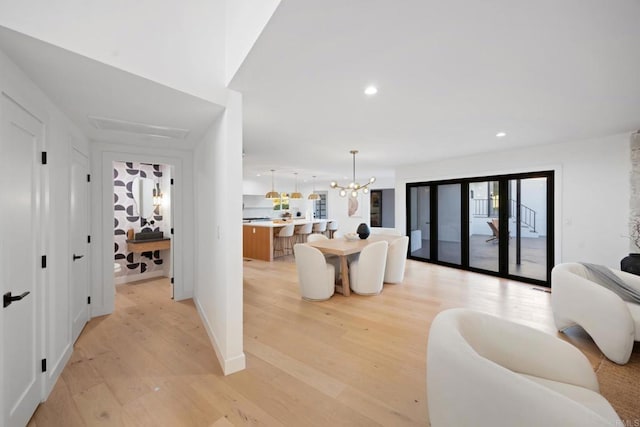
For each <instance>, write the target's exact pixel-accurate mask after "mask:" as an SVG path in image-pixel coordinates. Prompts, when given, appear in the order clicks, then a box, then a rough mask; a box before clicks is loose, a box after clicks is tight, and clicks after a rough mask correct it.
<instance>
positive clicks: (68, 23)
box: [0, 0, 225, 103]
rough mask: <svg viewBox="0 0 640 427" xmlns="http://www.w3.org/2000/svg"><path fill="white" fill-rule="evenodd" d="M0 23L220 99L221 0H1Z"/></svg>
mask: <svg viewBox="0 0 640 427" xmlns="http://www.w3.org/2000/svg"><path fill="white" fill-rule="evenodd" d="M0 25H3V26H5V27H7V28H11V29H13V30H15V31H19V32H21V33H24V34H27V35H30V36H32V37H35V38H37V39H40V40H44V41H46V42H48V43H51V44H53V45H56V46H60V47H63V48H65V49H68V50H70V51H72V52H75V53H79V54H80V55H84V56H86V57H88V58H91V59H95V60H97V61H100V62H103V63H105V64H109V65H112V66H114V67H117V68H120V69H122V70H125V71H128V72H130V73H133V74H137V75H139V76H142V77H145V78H148V79H150V80H153V81H156V82H158V83H161V84H164V85H166V86H169V87H172V88H174V89H178V90H181V91H183V92H187V93H190V94H192V95H196V96H199V97H201V98H204V99H207V100H210V101H213V102H216V103H221V102H222V101H221V97H222V96H223V95H224V88H225V0H190V1H186V2H180V1H160V2H159V1H155V0H138V1H134V2H132V1H128V0H111V1H84V0H56V1H55V2H51V1H48V0H24V1H19V2H15V1H12V2H8V1H5V2H2V3H0Z"/></svg>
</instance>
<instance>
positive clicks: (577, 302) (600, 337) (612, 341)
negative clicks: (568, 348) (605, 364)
mask: <svg viewBox="0 0 640 427" xmlns="http://www.w3.org/2000/svg"><path fill="white" fill-rule="evenodd" d="M611 271H613V273H615V274H616V276H618V277H619V278H620V279H622V280H623V281H624V282H625V283H626V284H628V285H630V286H632V287H635V288H637V289H639V290H640V277H638V276H636V275H634V274H630V273H626V272H624V271H620V270H615V269H611ZM589 277H590V276H589V273H588V271H587V269H586V268H585V267H584V266H583V265H582V264H578V263H565V264H558V265H556V266H555V267H553V270H551V308H552V309H553V318H554V320H555V323H556V327H557V328H558V330H559V331H562V330H564V329H566V328H568V327H570V326H573V325H576V324H578V325H580V326H581V327H582V328H583V329H584V330H585V331H587V333H588V334H589V335H590V336H591V338H593V341H594V342H595V343H596V345H597V346H598V348H599V349H600V350H601V351H602V353H604V355H605V356H607V358H609V359H610V360H612V361H613V362H616V363H619V364H624V363H627V362H628V361H629V357H630V356H631V351H632V350H633V342H634V340H635V341H640V305H638V304H634V303H631V302H625V301H623V300H622V298H620V297H619V296H618V295H616V294H615V293H614V292H612V291H610V290H609V289H607V288H605V287H603V286H601V285H599V284H597V283H594V282H593V281H592V280H590V278H589Z"/></svg>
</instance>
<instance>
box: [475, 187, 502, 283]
mask: <svg viewBox="0 0 640 427" xmlns="http://www.w3.org/2000/svg"><path fill="white" fill-rule="evenodd" d="M499 209H500V188H499V183H498V181H479V182H470V183H469V267H472V268H478V269H482V270H487V271H493V272H498V271H500V270H499V257H498V249H499V247H500V245H499V242H500V240H499V231H498V230H499V228H500V219H499V217H498V213H499Z"/></svg>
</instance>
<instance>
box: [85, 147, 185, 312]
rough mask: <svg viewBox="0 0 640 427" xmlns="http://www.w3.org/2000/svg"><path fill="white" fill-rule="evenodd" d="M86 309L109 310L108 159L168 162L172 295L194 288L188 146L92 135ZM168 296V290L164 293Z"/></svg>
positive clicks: (110, 167)
mask: <svg viewBox="0 0 640 427" xmlns="http://www.w3.org/2000/svg"><path fill="white" fill-rule="evenodd" d="M91 148H92V150H91V173H92V176H93V177H94V182H92V187H91V190H92V191H91V207H92V213H91V218H92V221H91V235H92V240H91V249H92V255H93V257H92V268H91V315H92V317H95V316H100V315H104V314H109V313H111V312H113V309H114V296H115V292H114V276H113V162H114V161H117V162H126V161H132V162H146V163H156V164H165V165H171V166H172V167H173V169H172V177H173V178H174V182H175V184H174V186H173V188H172V189H171V198H172V202H173V215H172V220H173V224H174V228H175V234H174V235H173V236H172V239H171V247H172V253H173V260H172V264H173V265H172V268H173V277H174V278H175V280H174V285H173V286H174V298H175V299H176V300H182V299H186V298H191V297H192V296H193V289H194V283H195V282H194V262H195V261H194V258H195V255H194V245H193V241H194V233H195V230H194V212H193V206H194V192H193V175H192V172H191V171H192V170H193V166H192V165H193V155H192V153H191V152H190V151H182V150H172V149H168V148H157V149H155V150H153V151H152V152H151V151H150V150H149V149H147V148H144V147H137V146H132V145H126V144H114V143H108V142H98V141H94V142H93V143H92V145H91ZM168 297H169V296H168Z"/></svg>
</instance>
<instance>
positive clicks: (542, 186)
mask: <svg viewBox="0 0 640 427" xmlns="http://www.w3.org/2000/svg"><path fill="white" fill-rule="evenodd" d="M407 235H408V236H409V238H410V250H409V257H410V258H412V259H417V260H423V261H428V262H433V263H437V264H444V265H448V266H452V267H458V268H462V269H466V270H472V271H478V272H482V273H487V274H492V275H498V276H501V277H508V278H514V279H518V280H522V281H526V282H531V283H536V284H542V285H547V286H548V285H549V283H550V272H551V267H552V264H553V172H551V171H544V172H535V173H526V174H512V175H499V176H491V177H479V178H461V179H457V180H447V181H434V182H420V183H410V184H407Z"/></svg>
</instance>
